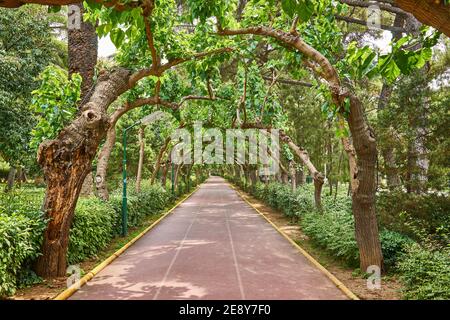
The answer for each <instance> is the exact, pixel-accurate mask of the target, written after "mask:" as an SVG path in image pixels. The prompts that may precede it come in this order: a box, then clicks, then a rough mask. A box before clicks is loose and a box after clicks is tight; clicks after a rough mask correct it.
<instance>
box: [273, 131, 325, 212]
mask: <svg viewBox="0 0 450 320" xmlns="http://www.w3.org/2000/svg"><path fill="white" fill-rule="evenodd" d="M280 137H281V140H282V141H283V142H285V143H287V145H288V146H289V147H290V148H291V150H292V151H294V153H295V154H296V155H297V156H298V157H299V158H300V159H301V160H302V162H303V164H304V165H305V166H306V167H307V168H308V169H309V172H310V173H311V175H312V176H313V179H314V203H315V206H316V208H317V209H318V210H322V200H321V199H322V186H323V183H324V179H325V177H324V175H323V174H322V173H321V172H320V171H318V170H317V169H316V167H315V166H314V164H313V163H312V162H311V160H310V158H309V154H308V152H307V151H306V150H304V149H302V148H300V147H299V146H297V145H296V144H295V143H294V142H293V141H292V139H291V138H290V137H289V136H288V135H286V134H285V133H284V132H283V131H281V130H280Z"/></svg>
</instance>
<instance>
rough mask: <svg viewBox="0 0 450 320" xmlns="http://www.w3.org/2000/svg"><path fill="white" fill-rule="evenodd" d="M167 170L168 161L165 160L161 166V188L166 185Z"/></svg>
mask: <svg viewBox="0 0 450 320" xmlns="http://www.w3.org/2000/svg"><path fill="white" fill-rule="evenodd" d="M168 171H169V163H168V162H166V163H164V165H163V166H162V174H161V185H162V187H163V188H165V187H166V183H167V172H168Z"/></svg>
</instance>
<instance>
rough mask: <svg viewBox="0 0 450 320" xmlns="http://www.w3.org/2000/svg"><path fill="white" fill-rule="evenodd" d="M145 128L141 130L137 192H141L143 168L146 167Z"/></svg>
mask: <svg viewBox="0 0 450 320" xmlns="http://www.w3.org/2000/svg"><path fill="white" fill-rule="evenodd" d="M144 148H145V141H144V127H140V128H139V162H138V170H137V177H136V192H141V180H142V166H143V165H144Z"/></svg>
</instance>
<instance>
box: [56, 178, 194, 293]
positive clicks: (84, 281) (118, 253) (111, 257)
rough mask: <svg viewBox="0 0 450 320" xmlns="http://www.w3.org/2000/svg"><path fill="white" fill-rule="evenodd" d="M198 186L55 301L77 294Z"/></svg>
mask: <svg viewBox="0 0 450 320" xmlns="http://www.w3.org/2000/svg"><path fill="white" fill-rule="evenodd" d="M200 185H201V184H200ZM200 185H198V186H197V187H196V188H195V189H194V191H192V192H191V193H189V194H188V195H187V196H185V197H184V198H183V199H181V200H179V201H178V202H177V203H176V204H175V205H174V206H173V207H172V208H171V209H169V210H168V211H167V212H165V213H164V214H163V215H162V216H161V217H160V218H159V219H158V220H156V221H155V222H153V223H152V224H151V225H150V226H148V227H147V228H146V229H144V231H142V232H141V233H139V234H138V235H137V236H136V237H134V238H133V239H131V240H130V241H129V242H128V243H126V244H125V245H124V246H123V247H122V248H120V249H119V250H117V251H116V252H114V253H113V254H112V255H111V256H109V257H108V258H106V259H105V260H104V261H103V262H101V263H100V264H99V265H97V266H96V267H95V268H94V269H92V270H91V271H89V272H88V273H87V274H86V275H85V276H84V277H83V278H81V279H80V280H78V281H77V282H76V283H74V284H73V285H71V286H70V287H69V288H67V289H66V290H64V291H63V292H61V293H60V294H58V295H57V296H56V297H55V298H53V300H67V299H68V298H70V297H71V296H72V295H73V294H74V293H75V292H77V291H78V290H80V288H81V287H82V286H84V285H85V284H86V283H88V282H89V281H90V280H91V279H92V278H93V277H95V276H96V275H97V274H98V273H99V272H100V271H102V270H103V269H105V268H106V267H107V266H108V265H109V264H111V262H113V261H114V260H115V259H116V258H118V257H119V256H120V255H121V254H122V253H124V252H125V250H127V249H128V248H129V247H131V246H132V245H133V244H134V243H135V242H136V241H138V240H139V239H140V238H142V237H143V236H144V235H145V234H146V233H147V232H149V231H150V230H151V229H153V228H154V227H155V226H156V225H157V224H158V223H160V222H161V221H162V220H163V219H164V218H165V217H167V216H168V215H169V214H170V213H172V211H173V210H175V209H176V208H177V207H178V206H179V205H180V204H182V203H183V202H184V201H186V200H187V199H188V198H189V197H190V196H192V195H193V194H194V193H195V192H196V191H197V190H198V189H199V187H200Z"/></svg>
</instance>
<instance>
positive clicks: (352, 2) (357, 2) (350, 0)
mask: <svg viewBox="0 0 450 320" xmlns="http://www.w3.org/2000/svg"><path fill="white" fill-rule="evenodd" d="M338 1H339V2H340V3H345V4H347V5H349V6H352V7H360V8H368V7H370V6H373V5H376V6H378V7H379V8H380V9H381V10H384V11H387V12H391V13H396V14H406V12H405V11H403V10H402V9H400V8H398V7H394V6H392V5H389V4H383V3H374V2H373V1H363V0H338ZM377 2H378V1H377ZM380 2H381V1H380Z"/></svg>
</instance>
